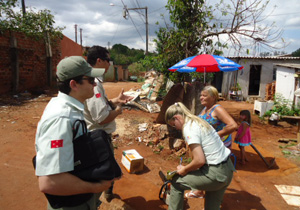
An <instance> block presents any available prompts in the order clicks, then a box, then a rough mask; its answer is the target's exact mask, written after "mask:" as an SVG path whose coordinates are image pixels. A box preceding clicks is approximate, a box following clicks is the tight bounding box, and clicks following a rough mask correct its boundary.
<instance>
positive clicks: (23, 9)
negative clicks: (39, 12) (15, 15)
mask: <svg viewBox="0 0 300 210" xmlns="http://www.w3.org/2000/svg"><path fill="white" fill-rule="evenodd" d="M22 11H23V16H24V15H25V13H26V7H25V0H22Z"/></svg>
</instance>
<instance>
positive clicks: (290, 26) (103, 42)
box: [20, 0, 300, 56]
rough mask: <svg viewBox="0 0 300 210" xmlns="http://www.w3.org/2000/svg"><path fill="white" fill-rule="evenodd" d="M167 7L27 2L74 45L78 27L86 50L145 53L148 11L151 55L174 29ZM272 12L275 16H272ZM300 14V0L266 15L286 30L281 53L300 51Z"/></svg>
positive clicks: (80, 0) (84, 0)
mask: <svg viewBox="0 0 300 210" xmlns="http://www.w3.org/2000/svg"><path fill="white" fill-rule="evenodd" d="M211 1H217V0H211ZM225 1H229V0H225ZM20 2H21V1H20ZM166 4H167V0H50V1H49V0H25V5H26V7H29V8H31V9H33V10H35V11H36V10H42V9H49V10H50V11H51V13H52V14H53V15H54V20H55V22H56V23H55V26H60V27H66V28H65V29H64V30H63V34H64V35H65V36H67V37H69V38H70V39H72V40H73V41H75V25H77V43H79V44H80V29H81V31H82V36H81V37H82V45H83V46H92V45H100V46H104V47H111V46H113V45H114V44H123V45H126V46H128V47H129V48H135V49H143V50H145V49H146V24H145V13H146V9H144V8H145V7H147V17H148V37H149V38H148V42H149V44H148V50H149V51H150V52H153V51H155V44H154V42H153V39H155V38H156V33H155V32H156V31H158V30H159V27H166V24H168V25H169V26H170V20H169V14H168V11H167V10H166V9H165V5H166ZM20 5H21V4H20ZM111 5H114V6H111ZM124 6H127V8H128V9H133V8H140V9H135V10H129V16H127V18H126V19H125V18H124V17H123V8H124ZM274 6H276V8H275V9H274ZM273 9H274V10H273ZM271 10H273V12H272V14H271V15H269V12H270V11H271ZM299 10H300V1H299V0H288V1H282V0H271V1H270V3H269V5H268V7H267V9H266V12H265V13H264V14H265V17H266V19H265V23H266V24H267V23H272V22H275V24H276V26H277V27H278V29H282V30H283V34H282V39H280V40H279V41H282V40H284V42H285V43H289V44H288V46H287V47H285V48H284V49H281V50H280V51H285V52H287V53H292V52H293V51H296V50H297V49H299V48H300V44H299V43H300V13H299ZM162 14H163V16H162ZM157 23H158V24H157ZM276 44H277V43H274V45H276ZM247 47H248V46H247ZM266 51H269V49H267V48H264V47H263V46H255V48H253V49H251V51H250V52H251V53H252V55H254V54H255V53H256V54H257V53H258V52H266ZM224 54H225V56H226V55H227V56H229V55H233V54H234V52H233V49H231V48H230V49H228V50H227V51H226V52H225V53H224ZM250 55H251V54H250Z"/></svg>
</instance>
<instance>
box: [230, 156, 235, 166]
mask: <svg viewBox="0 0 300 210" xmlns="http://www.w3.org/2000/svg"><path fill="white" fill-rule="evenodd" d="M230 156H232V157H233V165H234V168H235V166H236V156H235V154H234V153H231V154H230Z"/></svg>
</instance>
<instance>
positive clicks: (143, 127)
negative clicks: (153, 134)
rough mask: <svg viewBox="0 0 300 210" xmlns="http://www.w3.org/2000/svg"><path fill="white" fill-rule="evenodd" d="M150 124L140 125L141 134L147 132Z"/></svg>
mask: <svg viewBox="0 0 300 210" xmlns="http://www.w3.org/2000/svg"><path fill="white" fill-rule="evenodd" d="M147 126H148V123H142V124H139V132H143V131H145V130H147Z"/></svg>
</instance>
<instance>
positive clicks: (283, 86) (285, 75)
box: [275, 66, 295, 103]
mask: <svg viewBox="0 0 300 210" xmlns="http://www.w3.org/2000/svg"><path fill="white" fill-rule="evenodd" d="M294 75H295V69H292V68H287V67H282V66H277V72H276V88H275V94H278V93H279V94H281V95H282V97H284V98H285V99H287V100H288V101H289V102H291V103H292V102H293V101H294V91H295V76H294Z"/></svg>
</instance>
